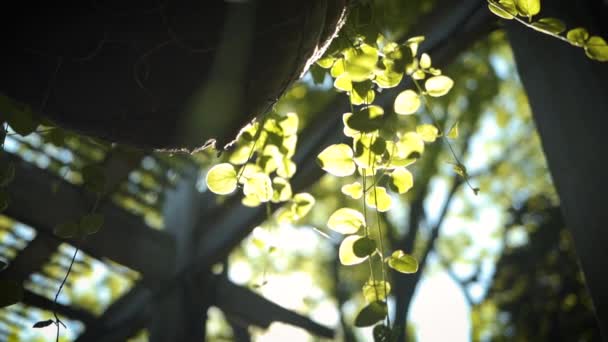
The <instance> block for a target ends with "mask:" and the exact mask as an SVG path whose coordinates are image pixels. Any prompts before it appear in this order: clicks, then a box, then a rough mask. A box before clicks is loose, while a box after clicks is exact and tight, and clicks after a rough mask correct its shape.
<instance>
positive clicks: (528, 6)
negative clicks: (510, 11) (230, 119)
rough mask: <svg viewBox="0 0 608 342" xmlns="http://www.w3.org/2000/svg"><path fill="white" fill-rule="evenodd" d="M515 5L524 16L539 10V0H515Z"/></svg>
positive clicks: (533, 14) (535, 13)
mask: <svg viewBox="0 0 608 342" xmlns="http://www.w3.org/2000/svg"><path fill="white" fill-rule="evenodd" d="M515 6H516V7H517V11H518V12H519V14H521V15H522V16H524V17H532V16H535V15H537V14H538V13H539V12H540V0H515Z"/></svg>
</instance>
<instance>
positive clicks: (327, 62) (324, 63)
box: [317, 56, 336, 69]
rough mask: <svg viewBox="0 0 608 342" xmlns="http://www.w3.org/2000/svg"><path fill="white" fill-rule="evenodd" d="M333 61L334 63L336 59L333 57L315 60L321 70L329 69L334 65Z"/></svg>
mask: <svg viewBox="0 0 608 342" xmlns="http://www.w3.org/2000/svg"><path fill="white" fill-rule="evenodd" d="M335 61H336V59H335V58H334V57H331V56H327V57H323V58H319V59H318V60H317V64H318V65H319V66H320V67H321V68H323V69H329V68H331V67H332V65H334V62H335Z"/></svg>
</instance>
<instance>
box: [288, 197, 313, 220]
mask: <svg viewBox="0 0 608 342" xmlns="http://www.w3.org/2000/svg"><path fill="white" fill-rule="evenodd" d="M291 203H292V205H291V212H292V213H293V214H294V216H295V219H296V220H297V219H300V218H302V217H304V216H306V215H307V214H308V213H309V212H310V210H311V209H312V207H313V206H314V205H315V198H314V197H313V196H312V195H311V194H309V193H307V192H301V193H298V194H296V195H295V196H293V198H292V200H291Z"/></svg>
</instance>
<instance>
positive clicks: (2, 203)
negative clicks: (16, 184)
mask: <svg viewBox="0 0 608 342" xmlns="http://www.w3.org/2000/svg"><path fill="white" fill-rule="evenodd" d="M10 202H11V199H10V196H9V194H8V192H7V191H6V190H4V189H0V213H1V212H3V211H5V210H6V209H7V208H8V205H9V204H10Z"/></svg>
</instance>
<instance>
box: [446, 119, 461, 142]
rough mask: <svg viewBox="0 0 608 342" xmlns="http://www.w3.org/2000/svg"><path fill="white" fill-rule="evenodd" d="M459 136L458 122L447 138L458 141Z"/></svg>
mask: <svg viewBox="0 0 608 342" xmlns="http://www.w3.org/2000/svg"><path fill="white" fill-rule="evenodd" d="M458 135H459V132H458V122H456V123H455V124H454V126H452V128H450V131H449V132H448V134H447V135H446V137H448V138H450V139H457V138H458Z"/></svg>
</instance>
